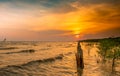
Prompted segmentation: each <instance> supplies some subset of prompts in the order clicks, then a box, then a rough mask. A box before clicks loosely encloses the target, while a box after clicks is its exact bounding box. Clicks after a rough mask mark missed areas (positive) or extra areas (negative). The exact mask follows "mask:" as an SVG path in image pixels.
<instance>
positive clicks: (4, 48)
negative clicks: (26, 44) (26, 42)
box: [0, 47, 17, 50]
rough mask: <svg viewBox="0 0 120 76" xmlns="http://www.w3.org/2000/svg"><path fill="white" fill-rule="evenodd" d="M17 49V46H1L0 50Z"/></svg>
mask: <svg viewBox="0 0 120 76" xmlns="http://www.w3.org/2000/svg"><path fill="white" fill-rule="evenodd" d="M12 49H17V47H1V48H0V50H12Z"/></svg>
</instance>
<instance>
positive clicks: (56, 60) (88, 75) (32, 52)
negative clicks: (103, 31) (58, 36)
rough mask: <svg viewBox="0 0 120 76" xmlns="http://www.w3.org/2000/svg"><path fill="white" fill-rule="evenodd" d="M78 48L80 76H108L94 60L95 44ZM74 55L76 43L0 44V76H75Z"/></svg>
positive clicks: (32, 42) (95, 58) (14, 42)
mask: <svg viewBox="0 0 120 76" xmlns="http://www.w3.org/2000/svg"><path fill="white" fill-rule="evenodd" d="M81 46H82V49H83V54H84V64H85V68H84V70H83V72H82V74H81V75H80V76H109V75H110V74H108V73H106V72H104V70H103V69H102V68H101V66H100V65H99V64H98V63H97V61H96V60H97V59H98V58H97V56H98V55H97V50H98V49H97V48H96V46H95V44H93V46H90V47H88V46H86V44H85V43H82V44H81ZM88 51H89V52H88ZM76 52H77V42H36V41H31V42H25V41H11V42H10V41H9V42H0V76H78V71H77V65H76V59H75V58H76V57H75V53H76ZM116 76H118V75H116Z"/></svg>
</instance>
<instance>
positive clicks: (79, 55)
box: [76, 42, 84, 69]
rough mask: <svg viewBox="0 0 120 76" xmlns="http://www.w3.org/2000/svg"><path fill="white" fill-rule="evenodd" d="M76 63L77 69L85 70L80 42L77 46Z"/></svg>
mask: <svg viewBox="0 0 120 76" xmlns="http://www.w3.org/2000/svg"><path fill="white" fill-rule="evenodd" d="M76 61H77V68H80V69H84V61H83V50H82V49H81V45H80V42H78V45H77V53H76Z"/></svg>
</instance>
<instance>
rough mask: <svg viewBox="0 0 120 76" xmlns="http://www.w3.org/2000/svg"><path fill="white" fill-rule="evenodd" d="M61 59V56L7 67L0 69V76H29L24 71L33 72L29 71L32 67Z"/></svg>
mask: <svg viewBox="0 0 120 76" xmlns="http://www.w3.org/2000/svg"><path fill="white" fill-rule="evenodd" d="M61 59H63V55H62V54H60V55H58V56H55V57H51V58H47V59H42V60H35V61H30V62H28V63H25V64H21V65H8V66H6V67H3V68H0V75H1V76H29V75H28V73H27V72H25V71H34V70H30V69H33V67H34V68H38V66H39V65H40V64H42V63H48V62H49V63H50V62H54V61H55V60H61ZM36 70H38V69H36ZM24 74H25V75H24Z"/></svg>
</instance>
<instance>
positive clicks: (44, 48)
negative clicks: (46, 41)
mask: <svg viewBox="0 0 120 76" xmlns="http://www.w3.org/2000/svg"><path fill="white" fill-rule="evenodd" d="M50 49H51V48H41V49H40V50H50Z"/></svg>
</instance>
